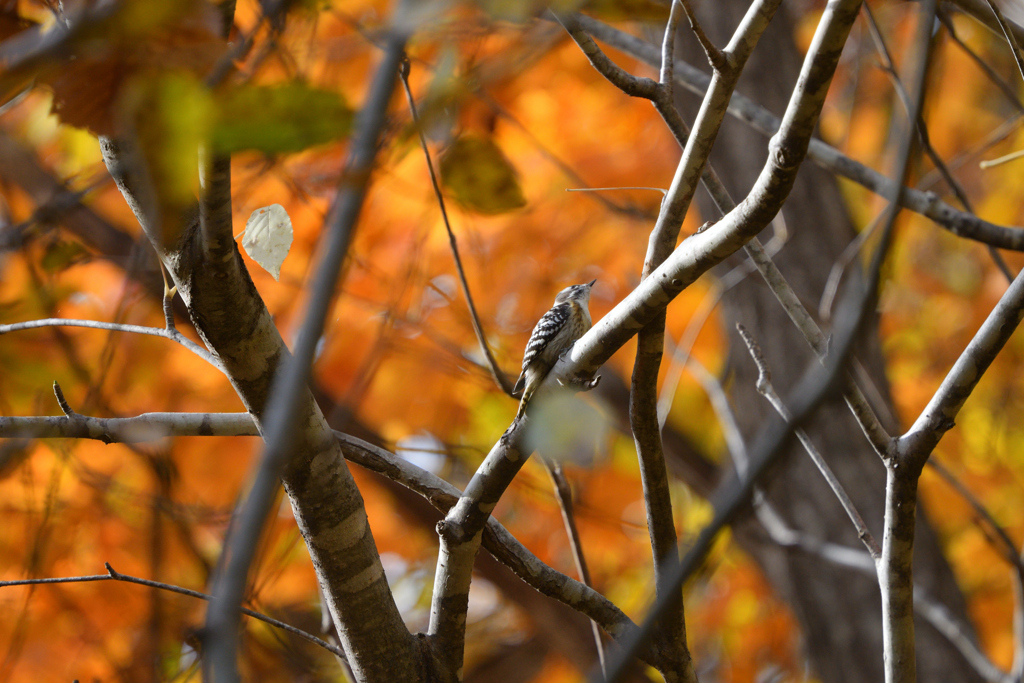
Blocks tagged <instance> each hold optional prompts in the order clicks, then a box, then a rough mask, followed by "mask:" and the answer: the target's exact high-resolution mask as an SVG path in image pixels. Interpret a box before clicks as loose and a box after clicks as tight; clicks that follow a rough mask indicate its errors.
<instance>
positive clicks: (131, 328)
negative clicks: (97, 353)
mask: <svg viewBox="0 0 1024 683" xmlns="http://www.w3.org/2000/svg"><path fill="white" fill-rule="evenodd" d="M40 327H85V328H89V329H94V330H112V331H114V332H127V333H130V334H145V335H149V336H151V337H163V338H164V339H170V340H171V341H173V342H176V343H178V344H181V345H182V346H184V347H185V348H186V349H188V350H189V351H191V352H192V353H194V354H196V355H197V356H199V357H200V358H202V359H203V360H205V361H206V362H207V363H209V364H210V365H212V366H213V367H215V368H217V369H218V370H220V371H221V372H223V371H224V368H223V366H222V365H221V363H220V361H219V360H217V358H216V357H214V355H213V354H211V353H210V352H209V351H207V350H206V349H204V348H203V347H201V346H199V345H198V344H196V343H195V342H194V341H192V340H191V339H189V338H188V337H186V336H185V335H183V334H182V333H181V332H178V330H176V329H175V328H173V327H172V328H169V329H165V328H161V327H145V326H143V325H125V324H122V323H105V322H100V321H98V320H74V319H72V318H44V319H43V320H29V321H26V322H23V323H10V324H8V325H0V334H7V333H8V332H18V331H20V330H35V329H39V328H40Z"/></svg>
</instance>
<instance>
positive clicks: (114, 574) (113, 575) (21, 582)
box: [0, 562, 345, 659]
mask: <svg viewBox="0 0 1024 683" xmlns="http://www.w3.org/2000/svg"><path fill="white" fill-rule="evenodd" d="M103 566H104V567H106V568H107V573H106V574H92V575H89V576H67V577H58V578H49V579H17V580H15V581H0V588H8V587H10V586H36V585H39V584H50V583H88V582H91V581H123V582H125V583H134V584H138V585H140V586H149V587H150V588H156V589H159V590H162V591H168V592H170V593H178V594H179V595H187V596H189V597H191V598H198V599H199V600H205V601H206V602H209V601H210V600H212V599H213V596H211V595H207V594H206V593H200V592H199V591H194V590H191V589H189V588H182V587H181V586H175V585H173V584H170V583H163V582H161V581H151V580H149V579H142V578H139V577H137V576H131V575H129V574H122V573H121V572H118V571H115V570H114V568H113V567H111V566H110V563H109V562H104V563H103ZM241 611H242V614H245V615H246V616H250V617H252V618H253V619H258V620H260V621H262V622H264V623H266V624H270V625H271V626H274V627H276V628H279V629H281V630H283V631H288V633H292V634H294V635H297V636H299V637H300V638H305V639H306V640H308V641H309V642H311V643H314V644H316V645H319V646H320V647H322V648H324V649H325V650H327V651H328V652H331V653H333V654H334V655H336V656H338V657H341V658H342V659H345V652H344V650H342V649H341V648H340V647H338V646H336V645H331V644H330V643H328V642H327V641H324V640H321V639H320V638H317V637H316V636H314V635H313V634H312V633H307V632H306V631H303V630H302V629H299V628H295V627H294V626H292V625H291V624H286V623H284V622H283V621H278V620H277V619H274V618H273V617H268V616H267V615H265V614H261V613H260V612H256V611H254V610H251V609H249V608H247V607H243V608H242V610H241Z"/></svg>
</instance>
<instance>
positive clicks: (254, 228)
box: [242, 204, 292, 280]
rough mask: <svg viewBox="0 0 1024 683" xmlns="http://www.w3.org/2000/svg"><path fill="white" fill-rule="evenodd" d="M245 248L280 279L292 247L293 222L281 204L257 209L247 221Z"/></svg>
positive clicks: (275, 277) (257, 261)
mask: <svg viewBox="0 0 1024 683" xmlns="http://www.w3.org/2000/svg"><path fill="white" fill-rule="evenodd" d="M242 248H243V249H245V253H247V254H248V255H249V256H250V257H251V258H252V260H253V261H255V262H256V263H258V264H260V265H261V266H263V269H264V270H266V271H267V272H268V273H270V274H271V275H273V276H274V279H275V280H277V279H278V278H280V276H281V264H282V263H284V259H285V257H286V256H288V250H289V249H291V248H292V219H291V218H289V217H288V212H287V211H285V210H284V207H283V206H281V205H280V204H271V205H270V206H264V207H263V208H262V209H256V210H255V211H253V212H252V215H251V216H249V220H247V221H246V222H245V236H244V237H243V238H242Z"/></svg>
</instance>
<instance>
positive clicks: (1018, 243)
mask: <svg viewBox="0 0 1024 683" xmlns="http://www.w3.org/2000/svg"><path fill="white" fill-rule="evenodd" d="M576 21H577V22H578V24H579V26H580V28H581V29H583V30H585V31H586V32H587V33H588V34H590V35H592V36H594V37H595V38H597V39H599V40H601V41H602V42H604V43H607V44H608V45H611V46H612V47H614V48H616V49H617V50H620V51H622V52H623V53H625V54H627V55H630V56H633V57H635V58H637V59H639V60H641V61H643V62H645V63H647V64H650V65H651V66H654V67H657V65H658V64H659V63H660V60H661V55H660V50H659V48H658V47H656V46H654V45H651V44H650V43H648V42H646V41H644V40H641V39H640V38H637V37H636V36H633V35H630V34H628V33H626V32H624V31H620V30H619V29H616V28H614V27H611V26H609V25H607V24H604V23H602V22H600V21H598V20H596V19H593V18H591V17H588V16H586V15H577V16H576ZM675 78H676V83H678V84H680V85H682V86H683V87H685V88H686V89H687V90H690V91H691V92H694V93H696V94H698V95H701V96H703V95H704V93H705V92H706V91H707V90H708V88H709V87H710V85H711V78H710V77H709V76H708V75H707V74H705V73H704V72H702V71H700V70H699V69H696V68H695V67H693V66H691V65H688V64H686V63H685V62H680V61H679V60H676V64H675ZM728 112H729V113H730V114H731V115H733V116H734V117H736V118H738V119H740V120H741V121H743V122H744V123H746V124H747V125H748V126H750V127H751V128H753V129H754V130H756V131H759V132H760V133H762V134H764V135H766V136H773V135H775V134H776V133H777V132H778V131H779V130H780V127H781V126H782V123H783V122H782V120H781V119H779V118H778V117H777V116H775V115H774V114H772V113H771V112H769V111H768V110H767V109H765V108H764V107H762V106H760V105H759V104H757V103H756V102H754V101H753V100H751V99H750V98H748V97H745V96H743V95H742V94H740V93H733V95H732V98H731V99H730V101H729V109H728ZM807 157H808V158H809V159H811V160H812V161H814V162H815V163H816V164H818V165H819V166H821V167H823V168H825V169H828V170H829V171H831V172H833V173H835V174H837V175H840V176H842V177H844V178H848V179H849V180H852V181H853V182H855V183H857V184H859V185H861V186H863V187H865V188H866V189H868V190H869V191H871V192H874V193H875V194H878V195H880V196H882V197H889V196H892V195H895V194H897V192H896V189H897V188H895V187H894V186H893V181H892V180H891V179H890V178H887V177H886V176H885V175H883V174H882V173H880V172H878V171H876V170H874V169H872V168H870V167H868V166H865V165H864V164H862V163H860V162H857V161H855V160H853V159H851V158H850V157H848V156H846V155H844V154H842V153H841V152H839V150H837V149H836V148H835V147H832V146H830V145H828V144H827V143H825V142H823V141H822V140H820V139H819V138H812V139H811V141H810V144H809V146H808V149H807ZM898 194H899V197H900V203H901V205H902V206H903V207H905V208H907V209H909V210H911V211H913V212H915V213H918V214H921V215H923V216H927V217H928V218H929V219H931V220H932V221H934V222H935V223H936V224H937V225H938V226H939V227H941V228H943V229H944V230H947V231H949V232H952V233H953V234H955V235H957V236H959V237H963V238H966V239H971V240H975V241H978V242H982V243H985V244H992V245H993V246H996V247H999V248H1001V249H1012V250H1014V251H1024V230H1022V229H1020V228H1017V227H1006V226H1002V225H996V224H995V223H991V222H989V221H986V220H983V219H981V218H978V217H977V216H972V215H971V214H969V213H967V212H965V211H960V210H958V209H956V208H954V207H952V206H950V205H949V204H947V203H945V202H943V201H942V200H941V199H939V198H938V197H937V196H936V195H935V194H934V193H931V192H922V191H920V190H917V189H912V188H904V190H903V191H902V192H900V193H898Z"/></svg>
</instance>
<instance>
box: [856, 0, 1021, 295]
mask: <svg viewBox="0 0 1024 683" xmlns="http://www.w3.org/2000/svg"><path fill="white" fill-rule="evenodd" d="M863 9H864V14H865V16H866V17H867V18H868V29H869V32H870V33H871V38H872V40H873V41H874V43H875V48H876V49H877V50H878V54H879V56H881V58H882V70H883V71H884V72H885V73H886V75H888V76H889V78H890V80H892V82H893V87H894V89H895V90H896V94H897V95H898V96H899V99H900V101H901V102H902V103H903V106H904V108H905V109H906V110H907V111H908V112H909V111H910V98H909V95H908V94H907V90H906V88H904V87H903V81H901V80H900V76H899V74H898V73H897V72H896V66H895V64H893V61H892V57H891V55H890V54H889V48H888V47H887V46H886V44H885V39H884V38H883V37H882V32H881V30H879V28H878V23H877V22H876V21H875V15H874V13H873V12H872V11H871V7H870V6H869V5H868V4H867V3H864V5H863ZM916 125H917V134H918V137H919V138H920V141H921V147H922V149H924V153H925V154H927V155H928V158H929V159H931V162H932V164H934V166H935V168H936V170H937V171H938V172H939V173H940V174H941V175H942V177H943V179H944V180H945V181H946V185H948V186H949V189H950V190H952V191H953V195H954V196H955V197H956V198H957V200H958V201H959V202H960V204H961V205H962V206H963V207H964V210H965V211H967V213H969V214H974V207H972V206H971V201H970V200H969V199H968V198H967V191H966V190H964V188H963V186H961V185H960V183H959V182H958V181H957V179H956V178H954V177H953V174H952V173H951V172H950V170H949V168H948V167H947V166H946V162H945V161H943V159H942V157H941V156H939V153H938V152H936V151H935V147H933V146H932V143H931V137H930V136H929V135H928V126H927V124H926V123H925V121H924V115H923V113H921V112H919V113H918V116H917V122H916ZM988 253H989V256H991V257H992V261H993V262H994V263H995V264H996V267H997V268H998V269H999V271H1000V272H1001V273H1002V274H1003V277H1005V278H1006V281H1007V282H1011V281H1013V273H1011V272H1010V267H1009V266H1007V265H1006V261H1004V260H1003V257H1002V255H1001V254H1000V253H999V252H998V251H997V250H996V248H995V247H993V246H992V245H988Z"/></svg>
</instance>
